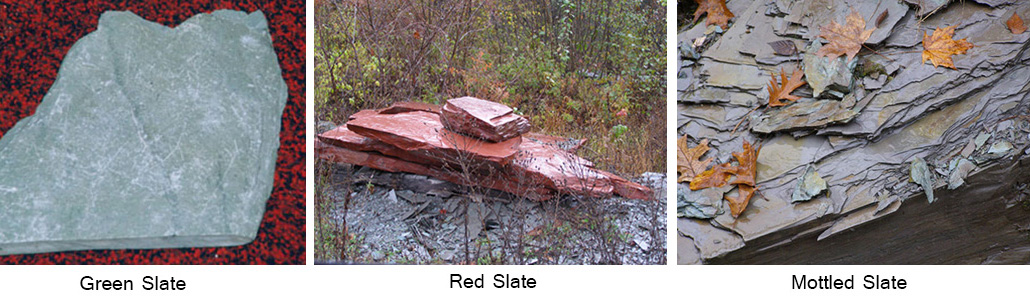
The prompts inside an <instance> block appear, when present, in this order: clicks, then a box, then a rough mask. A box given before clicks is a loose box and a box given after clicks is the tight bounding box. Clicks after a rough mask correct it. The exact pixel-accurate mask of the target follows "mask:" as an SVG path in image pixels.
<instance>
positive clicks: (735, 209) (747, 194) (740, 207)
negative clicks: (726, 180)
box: [724, 185, 755, 218]
mask: <svg viewBox="0 0 1030 297" xmlns="http://www.w3.org/2000/svg"><path fill="white" fill-rule="evenodd" d="M754 195H755V187H752V186H749V185H739V186H737V196H736V197H734V196H725V197H724V198H725V199H726V201H728V202H729V205H730V215H733V217H734V218H736V217H738V216H740V213H742V212H744V209H745V208H747V204H748V203H749V202H751V197H753V196H754Z"/></svg>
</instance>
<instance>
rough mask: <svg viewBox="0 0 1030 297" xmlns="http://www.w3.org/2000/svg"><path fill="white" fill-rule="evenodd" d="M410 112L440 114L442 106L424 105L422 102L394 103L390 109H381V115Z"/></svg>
mask: <svg viewBox="0 0 1030 297" xmlns="http://www.w3.org/2000/svg"><path fill="white" fill-rule="evenodd" d="M409 111H425V112H431V113H435V114H439V113H440V106H439V105H436V104H429V103H422V102H411V101H404V102H397V103H394V104H393V105H390V107H387V108H383V109H380V110H379V113H381V114H395V113H404V112H409Z"/></svg>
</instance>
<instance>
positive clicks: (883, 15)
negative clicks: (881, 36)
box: [874, 10, 890, 28]
mask: <svg viewBox="0 0 1030 297" xmlns="http://www.w3.org/2000/svg"><path fill="white" fill-rule="evenodd" d="M888 15H890V13H888V12H887V10H884V11H883V12H882V13H880V16H878V17H876V23H874V24H876V27H877V28H879V27H880V25H883V20H885V19H887V16H888Z"/></svg>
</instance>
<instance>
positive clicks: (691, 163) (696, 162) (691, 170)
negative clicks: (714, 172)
mask: <svg viewBox="0 0 1030 297" xmlns="http://www.w3.org/2000/svg"><path fill="white" fill-rule="evenodd" d="M676 147H677V154H676V168H677V169H678V170H679V172H680V177H679V179H678V180H677V181H676V182H679V183H681V182H685V181H690V180H692V179H694V177H695V176H698V175H699V174H701V172H704V171H705V168H708V163H711V162H712V158H708V159H705V160H701V157H702V156H704V154H705V153H706V152H708V139H703V140H701V143H699V144H698V145H697V146H695V147H693V148H691V147H690V146H689V144H688V143H687V136H683V137H680V139H679V141H677V143H676Z"/></svg>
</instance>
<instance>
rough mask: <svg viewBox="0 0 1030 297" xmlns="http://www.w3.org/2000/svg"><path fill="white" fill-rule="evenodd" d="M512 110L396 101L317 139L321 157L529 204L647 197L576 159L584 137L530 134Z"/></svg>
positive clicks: (466, 101) (465, 102) (467, 100)
mask: <svg viewBox="0 0 1030 297" xmlns="http://www.w3.org/2000/svg"><path fill="white" fill-rule="evenodd" d="M528 131H529V121H528V120H526V119H525V118H523V117H521V116H519V115H516V114H514V113H513V112H512V109H511V108H510V107H508V106H505V105H503V104H498V103H494V102H490V101H486V100H482V99H477V98H472V97H462V98H455V99H451V100H448V101H447V104H445V105H444V106H443V108H440V107H439V106H437V105H432V104H425V103H416V102H401V103H396V104H394V105H392V106H390V107H388V108H384V109H380V110H362V111H360V112H357V113H355V114H353V115H351V117H350V121H348V122H347V124H346V125H342V126H340V127H337V128H336V129H333V130H331V131H327V132H325V133H322V134H319V135H318V138H317V139H316V140H315V154H316V155H317V156H318V157H319V158H322V159H325V160H328V161H331V162H338V163H349V164H355V165H360V166H367V167H372V168H375V169H379V170H385V171H390V172H407V173H414V174H420V175H427V176H432V177H434V178H438V179H441V180H446V181H449V182H453V183H457V184H464V185H475V186H481V187H486V188H491V189H496V190H501V191H505V192H508V193H512V194H515V195H518V196H523V197H527V198H530V199H533V200H546V199H550V198H551V197H553V196H555V195H557V194H576V195H583V196H589V197H605V196H610V195H612V194H615V195H619V196H622V197H626V198H632V199H651V197H652V191H651V189H649V188H647V187H644V186H642V185H640V184H637V183H634V182H631V181H628V180H626V179H624V178H621V177H619V176H616V175H614V174H612V173H609V172H604V171H601V170H597V169H594V168H593V167H594V164H593V163H592V162H590V161H588V160H586V159H583V158H580V157H579V156H576V155H575V151H576V150H577V149H578V148H579V147H580V146H582V145H583V143H584V142H585V141H586V140H585V139H578V140H576V139H566V138H562V137H556V136H550V135H543V134H538V133H531V132H528Z"/></svg>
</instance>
